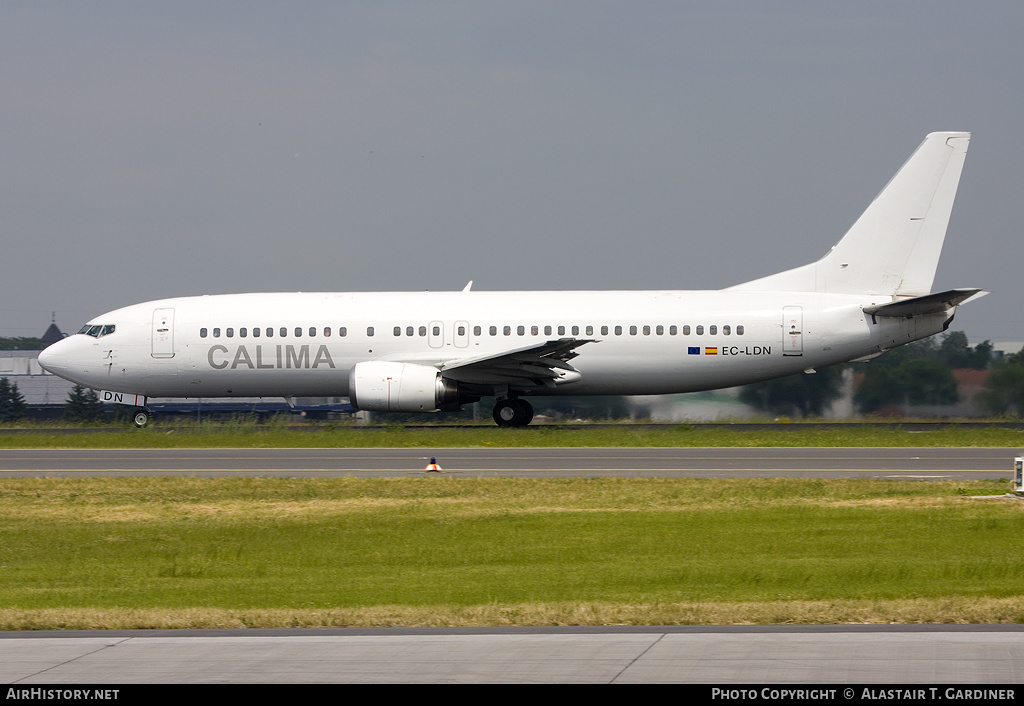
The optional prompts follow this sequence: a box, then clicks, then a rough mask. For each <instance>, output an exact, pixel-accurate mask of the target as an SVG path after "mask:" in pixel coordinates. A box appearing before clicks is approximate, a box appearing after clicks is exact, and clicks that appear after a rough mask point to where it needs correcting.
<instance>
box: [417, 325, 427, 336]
mask: <svg viewBox="0 0 1024 706" xmlns="http://www.w3.org/2000/svg"><path fill="white" fill-rule="evenodd" d="M419 334H420V335H421V336H426V335H427V327H426V326H420V328H419Z"/></svg>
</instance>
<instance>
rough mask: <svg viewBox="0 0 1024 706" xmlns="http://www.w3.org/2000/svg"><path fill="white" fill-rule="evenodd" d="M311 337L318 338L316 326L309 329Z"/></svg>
mask: <svg viewBox="0 0 1024 706" xmlns="http://www.w3.org/2000/svg"><path fill="white" fill-rule="evenodd" d="M309 335H310V337H311V338H316V326H310V327H309Z"/></svg>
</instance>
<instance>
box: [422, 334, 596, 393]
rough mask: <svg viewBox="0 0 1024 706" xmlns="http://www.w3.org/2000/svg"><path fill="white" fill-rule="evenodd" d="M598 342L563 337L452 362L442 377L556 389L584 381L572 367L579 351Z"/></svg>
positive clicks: (442, 368)
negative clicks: (588, 344)
mask: <svg viewBox="0 0 1024 706" xmlns="http://www.w3.org/2000/svg"><path fill="white" fill-rule="evenodd" d="M595 342H596V341H595V340H594V339H581V338H560V339H557V340H553V341H545V342H544V343H541V344H538V345H535V346H526V347H523V348H514V349H512V350H508V351H502V352H500V353H492V354H490V355H485V356H479V357H476V358H464V359H460V360H452V361H448V362H447V363H445V364H444V365H442V366H441V374H442V375H444V377H446V378H450V379H452V380H459V381H462V382H469V383H477V384H492V385H517V384H518V385H526V386H529V387H552V386H553V385H556V384H560V383H566V382H573V381H575V380H579V379H580V373H579V371H578V370H576V368H574V367H573V366H572V365H570V364H569V361H570V360H572V359H573V358H575V357H576V356H578V355H579V353H577V352H576V349H577V348H579V347H580V346H582V345H585V344H587V343H595Z"/></svg>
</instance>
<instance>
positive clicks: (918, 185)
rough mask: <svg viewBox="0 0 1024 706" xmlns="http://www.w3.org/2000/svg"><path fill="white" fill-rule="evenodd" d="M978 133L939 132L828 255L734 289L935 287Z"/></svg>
mask: <svg viewBox="0 0 1024 706" xmlns="http://www.w3.org/2000/svg"><path fill="white" fill-rule="evenodd" d="M970 137H971V135H970V133H968V132H933V133H931V134H930V135H928V136H927V137H926V138H925V139H924V142H922V143H921V146H920V147H918V148H917V150H916V151H915V152H914V154H913V155H911V157H910V159H908V160H907V162H906V164H904V165H903V166H902V167H901V168H900V170H899V171H898V172H896V176H894V177H893V178H892V180H891V181H890V182H889V183H888V184H887V185H886V187H885V188H884V189H882V192H881V193H880V194H879V195H878V196H877V197H875V200H874V201H872V202H871V205H870V206H868V208H867V210H866V211H864V213H863V214H862V215H861V217H860V218H858V219H857V222H856V223H854V224H853V227H852V228H850V230H849V231H847V233H846V235H845V236H843V239H842V240H840V241H839V243H838V244H837V245H836V246H835V247H833V248H832V250H831V251H830V252H829V253H828V254H827V255H826V256H825V257H823V258H822V259H820V260H818V261H817V262H814V263H811V264H809V265H804V266H803V267H798V268H796V269H793V270H787V271H785V272H780V273H778V274H775V275H770V276H768V277H762V278H761V279H757V280H753V281H750V282H744V283H743V284H738V285H736V286H734V287H730V289H744V290H761V291H801V292H833V293H845V294H882V295H886V296H901V297H904V296H921V295H923V294H928V293H929V292H931V288H932V280H934V279H935V269H936V267H937V266H938V264H939V255H940V253H941V252H942V242H943V240H944V239H945V237H946V226H947V225H948V224H949V214H950V212H951V211H952V209H953V200H954V199H955V198H956V190H957V186H958V185H959V183H960V172H961V171H962V170H963V166H964V157H965V156H966V155H967V143H968V142H969V141H970Z"/></svg>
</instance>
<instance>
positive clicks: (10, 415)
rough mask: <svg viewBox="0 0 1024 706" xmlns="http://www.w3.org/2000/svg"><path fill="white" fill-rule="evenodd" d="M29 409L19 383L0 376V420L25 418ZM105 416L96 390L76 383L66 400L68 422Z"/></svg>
mask: <svg viewBox="0 0 1024 706" xmlns="http://www.w3.org/2000/svg"><path fill="white" fill-rule="evenodd" d="M27 411H28V406H27V405H26V404H25V397H24V395H22V394H21V391H20V390H18V384H17V383H16V382H11V380H9V379H8V378H0V422H16V421H18V420H19V419H24V418H25V416H26V414H27ZM102 416H103V403H102V402H100V398H99V395H97V394H96V390H91V389H89V388H87V387H82V386H81V385H75V386H74V387H73V388H71V392H69V393H68V399H67V400H66V401H65V402H64V417H63V418H64V420H65V421H68V422H95V421H98V420H99V419H100V418H101V417H102Z"/></svg>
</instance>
